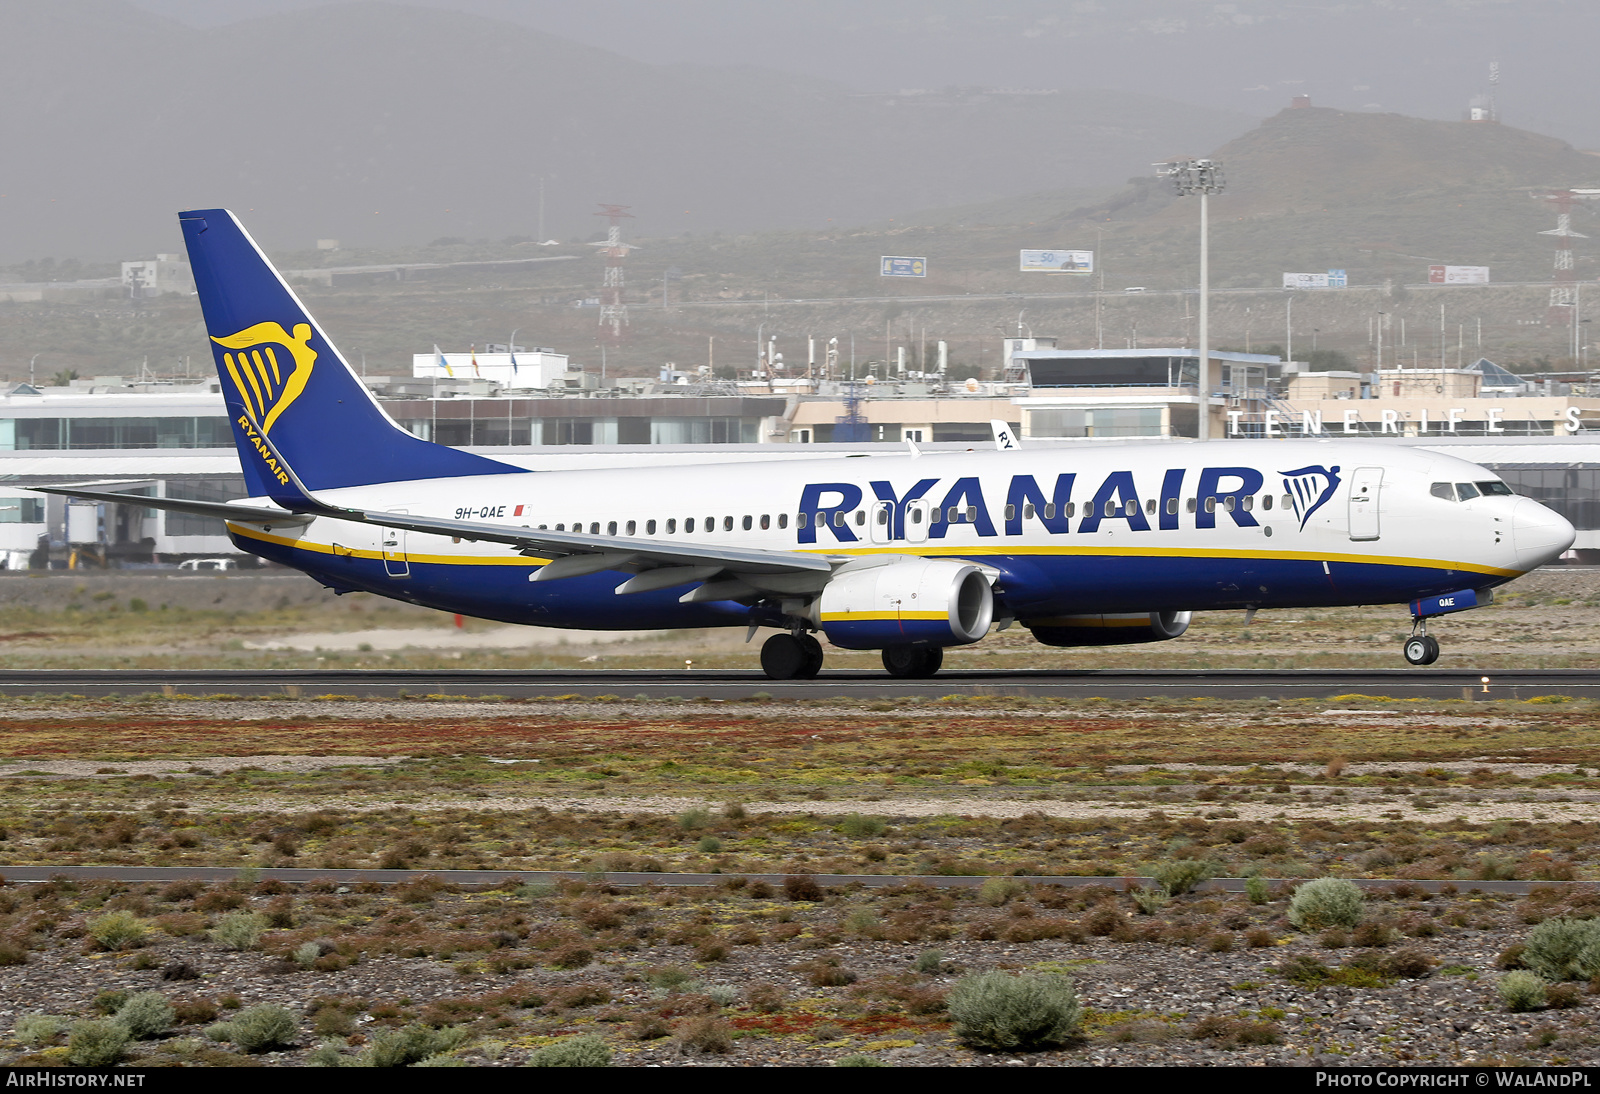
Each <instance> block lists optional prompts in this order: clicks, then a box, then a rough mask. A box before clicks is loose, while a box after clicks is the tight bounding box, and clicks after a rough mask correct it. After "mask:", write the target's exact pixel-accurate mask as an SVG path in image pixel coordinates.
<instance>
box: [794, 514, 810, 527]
mask: <svg viewBox="0 0 1600 1094" xmlns="http://www.w3.org/2000/svg"><path fill="white" fill-rule="evenodd" d="M810 523H811V514H810V513H799V514H796V516H795V519H794V526H795V527H796V528H806V527H809V526H810Z"/></svg>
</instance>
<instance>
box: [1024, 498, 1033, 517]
mask: <svg viewBox="0 0 1600 1094" xmlns="http://www.w3.org/2000/svg"><path fill="white" fill-rule="evenodd" d="M1022 516H1023V518H1024V519H1026V520H1032V519H1033V502H1031V501H1030V502H1028V503H1027V504H1026V505H1024V506H1023V507H1022Z"/></svg>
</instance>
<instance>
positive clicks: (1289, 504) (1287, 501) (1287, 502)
mask: <svg viewBox="0 0 1600 1094" xmlns="http://www.w3.org/2000/svg"><path fill="white" fill-rule="evenodd" d="M1283 507H1284V508H1285V509H1293V508H1294V497H1293V495H1290V494H1285V495H1284V496H1283ZM1193 511H1194V510H1193V508H1191V509H1190V512H1193Z"/></svg>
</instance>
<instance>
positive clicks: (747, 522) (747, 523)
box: [744, 515, 755, 532]
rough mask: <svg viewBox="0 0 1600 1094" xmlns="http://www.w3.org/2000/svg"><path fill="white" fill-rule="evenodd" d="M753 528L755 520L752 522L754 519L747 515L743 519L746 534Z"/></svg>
mask: <svg viewBox="0 0 1600 1094" xmlns="http://www.w3.org/2000/svg"><path fill="white" fill-rule="evenodd" d="M753 527H755V520H754V518H752V517H750V516H748V515H747V516H746V517H745V518H744V530H745V531H746V532H748V531H749V530H750V529H751V528H753Z"/></svg>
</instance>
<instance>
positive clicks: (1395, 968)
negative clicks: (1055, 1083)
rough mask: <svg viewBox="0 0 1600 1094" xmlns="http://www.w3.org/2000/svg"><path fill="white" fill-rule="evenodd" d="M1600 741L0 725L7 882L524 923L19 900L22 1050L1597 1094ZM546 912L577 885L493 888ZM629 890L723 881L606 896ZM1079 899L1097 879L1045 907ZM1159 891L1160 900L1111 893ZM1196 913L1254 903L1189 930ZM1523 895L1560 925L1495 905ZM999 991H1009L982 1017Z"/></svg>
mask: <svg viewBox="0 0 1600 1094" xmlns="http://www.w3.org/2000/svg"><path fill="white" fill-rule="evenodd" d="M1594 723H1595V707H1594V704H1592V703H1589V702H1586V701H1575V702H1556V701H1547V700H1546V699H1543V698H1541V699H1539V700H1535V701H1528V702H1511V701H1498V702H1483V703H1466V702H1438V701H1427V702H1398V701H1391V700H1386V699H1382V698H1375V697H1371V696H1344V697H1341V698H1339V699H1336V700H1331V701H1318V702H1299V701H1273V700H1259V701H1252V702H1189V701H1184V702H1154V703H1130V702H1098V701H1055V700H1049V701H1045V700H1040V701H1031V700H1022V699H958V698H954V697H951V698H948V699H946V700H930V701H925V702H909V703H905V704H901V705H899V706H894V705H891V704H888V703H879V702H849V701H843V700H828V701H818V702H811V703H775V702H772V701H767V700H759V699H757V700H749V701H742V702H709V701H708V702H696V701H650V700H642V699H622V698H617V699H610V700H606V699H601V700H578V699H571V698H568V699H552V700H538V701H528V702H516V703H509V702H465V701H457V700H450V699H445V698H434V699H418V700H413V701H395V702H383V703H377V702H355V701H334V700H311V699H303V700H290V699H283V700H257V699H249V700H246V699H228V698H213V699H208V700H190V701H186V700H183V699H181V698H180V699H173V698H149V699H133V700H118V701H109V700H108V701H88V700H81V699H53V700H52V699H35V700H9V701H4V702H0V724H3V725H4V726H5V740H6V742H7V747H6V750H5V751H6V754H7V755H6V757H5V760H6V763H5V766H4V769H3V772H4V773H3V774H0V787H3V788H4V791H5V793H4V795H3V796H0V874H3V873H4V872H5V870H6V867H7V865H25V864H48V865H93V864H118V863H127V864H150V865H180V864H184V863H193V864H204V865H231V866H239V867H244V868H246V869H247V871H248V868H252V867H273V866H297V867H309V868H311V869H313V870H317V869H328V870H331V869H336V868H343V867H376V868H382V869H399V868H410V869H414V870H422V871H446V870H450V869H458V868H467V869H485V870H490V871H493V872H494V875H495V876H505V877H506V878H507V881H506V882H505V883H504V884H501V885H497V886H494V887H486V888H482V889H480V890H478V891H463V890H460V889H458V888H456V887H455V886H453V885H452V884H450V883H448V881H446V880H441V879H438V878H432V879H423V880H413V881H408V882H405V883H403V884H400V885H395V886H379V885H361V886H356V887H354V888H352V889H344V888H341V887H340V886H339V885H337V884H335V883H332V882H326V883H317V884H313V885H310V886H306V887H296V888H290V887H288V886H285V885H283V884H281V883H279V882H276V881H272V880H265V881H263V880H259V879H258V878H257V879H252V878H251V877H249V876H248V873H247V875H246V876H245V877H244V878H243V879H241V880H240V881H238V882H235V883H226V884H211V885H204V884H200V883H195V882H178V883H173V884H163V885H141V884H125V883H116V882H109V881H76V882H72V881H66V880H61V879H58V880H56V881H53V882H50V883H48V884H39V885H10V886H6V887H3V888H0V998H3V999H4V1000H5V1004H4V1009H9V1012H10V1013H9V1014H0V1027H3V1026H5V1025H7V1024H9V1025H10V1026H11V1027H12V1029H13V1033H12V1034H11V1039H10V1040H8V1041H4V1042H0V1051H3V1052H4V1053H5V1055H6V1058H7V1059H8V1060H10V1061H13V1062H26V1063H48V1064H65V1063H73V1062H78V1063H84V1062H87V1061H90V1060H102V1061H103V1060H104V1059H105V1058H106V1057H107V1055H108V1054H109V1055H110V1056H112V1057H114V1058H115V1059H118V1060H121V1061H124V1062H139V1063H149V1064H161V1063H202V1064H204V1063H213V1064H237V1063H248V1062H256V1063H289V1064H305V1063H324V1064H374V1065H385V1064H401V1063H418V1062H430V1063H435V1064H438V1063H449V1062H467V1063H474V1064H490V1063H495V1064H524V1063H533V1064H550V1063H552V1061H553V1062H555V1063H560V1062H561V1061H568V1062H570V1061H574V1060H576V1061H580V1062H589V1063H593V1062H595V1061H596V1060H599V1059H602V1058H605V1059H610V1060H611V1061H612V1062H614V1063H619V1064H621V1063H678V1064H684V1063H687V1064H695V1063H721V1062H727V1063H737V1064H759V1063H768V1062H771V1063H809V1064H829V1063H838V1062H846V1061H848V1062H852V1063H900V1064H913V1063H946V1064H969V1065H983V1064H996V1063H1005V1062H1007V1061H1009V1060H1012V1059H1024V1060H1028V1061H1033V1062H1072V1063H1087V1064H1097V1063H1120V1062H1129V1063H1205V1062H1252V1061H1259V1062H1269V1063H1271V1062H1277V1063H1294V1062H1301V1063H1304V1062H1322V1063H1337V1062H1363V1063H1377V1062H1389V1063H1394V1062H1410V1061H1416V1062H1457V1061H1465V1060H1522V1061H1528V1062H1559V1061H1570V1062H1593V1061H1594V1060H1595V1059H1596V1058H1597V1056H1600V1052H1597V1051H1596V1047H1595V1046H1596V1045H1597V1044H1600V1029H1597V1028H1596V1027H1595V1025H1594V1023H1593V1022H1592V1021H1591V1014H1593V1013H1594V1012H1595V1011H1596V1007H1595V1005H1594V1004H1593V1003H1592V1002H1591V998H1592V997H1591V996H1590V995H1589V994H1588V989H1587V987H1586V984H1587V976H1588V975H1590V973H1589V972H1587V971H1585V970H1587V969H1588V968H1589V966H1588V965H1587V964H1585V961H1586V960H1587V958H1581V957H1580V956H1579V955H1578V954H1577V953H1576V952H1575V953H1574V954H1572V955H1568V957H1567V958H1564V959H1563V960H1564V961H1565V964H1556V963H1552V962H1553V959H1547V958H1546V957H1545V956H1543V955H1544V950H1545V949H1548V948H1549V947H1548V946H1544V945H1543V943H1541V942H1539V940H1537V939H1535V938H1534V937H1533V936H1532V934H1531V933H1530V932H1531V931H1532V929H1533V927H1534V926H1535V925H1538V924H1543V923H1554V924H1556V925H1557V926H1556V927H1551V928H1549V930H1550V931H1558V928H1559V930H1567V929H1566V928H1561V927H1560V924H1562V923H1566V922H1578V923H1587V922H1589V921H1590V920H1591V919H1594V918H1597V917H1600V896H1596V895H1595V892H1594V890H1593V889H1592V888H1590V887H1589V886H1587V885H1583V884H1576V885H1575V884H1572V883H1571V882H1572V881H1577V882H1580V883H1581V882H1583V881H1585V880H1586V879H1590V878H1593V877H1594V876H1595V864H1594V859H1593V850H1592V849H1593V847H1594V846H1595V843H1596V839H1597V837H1600V819H1597V818H1596V817H1595V816H1594V801H1595V800H1596V797H1597V796H1600V749H1597V748H1596V744H1597V741H1596V736H1597V729H1596V727H1595V724H1594ZM230 756H233V757H249V761H248V762H243V761H230V759H229V757H230ZM338 757H348V759H347V760H339V759H338ZM312 760H314V761H316V762H314V763H313V762H309V761H312ZM241 763H242V766H240V764H241ZM534 869H561V870H573V871H581V872H586V877H585V878H584V879H582V880H577V881H571V882H566V883H562V884H560V885H558V886H553V887H541V886H538V885H530V884H527V883H526V879H522V878H517V877H515V876H514V875H515V874H516V873H517V872H518V871H523V870H534ZM608 870H609V871H617V870H666V871H705V872H716V873H720V874H721V875H723V876H724V877H725V878H726V880H725V881H723V882H722V883H721V884H719V885H713V886H709V887H705V888H691V889H674V888H645V889H621V888H618V887H616V886H614V885H612V884H609V883H607V882H606V881H605V880H604V878H602V877H600V876H599V872H601V871H608ZM758 873H766V874H776V875H778V876H780V877H786V878H788V879H789V880H788V881H787V882H785V883H782V884H770V883H766V882H763V881H760V880H756V879H753V878H752V877H751V875H754V874H758ZM827 873H852V874H871V873H880V874H883V873H888V874H926V875H956V874H978V875H987V877H988V880H987V881H986V882H985V883H984V884H983V885H982V887H981V888H968V889H959V890H946V889H939V888H936V887H933V886H930V885H920V884H915V883H913V884H897V885H893V886H890V887H888V888H882V889H866V888H861V887H853V886H846V887H828V886H826V885H823V884H819V883H818V881H817V879H816V878H815V876H814V875H817V874H827ZM1056 874H1070V875H1088V876H1098V877H1100V878H1103V879H1104V880H1103V882H1100V883H1098V884H1095V885H1092V886H1088V887H1082V888H1062V887H1058V886H1052V885H1047V884H1040V883H1038V882H1037V881H1034V880H1032V879H1033V878H1036V877H1038V876H1041V875H1056ZM1141 876H1153V877H1155V878H1157V879H1158V881H1159V884H1157V885H1155V886H1153V887H1150V888H1140V887H1137V886H1133V887H1131V888H1130V885H1129V883H1128V882H1126V881H1125V880H1124V879H1126V878H1130V877H1141ZM1208 876H1232V877H1249V878H1251V879H1252V880H1251V882H1250V887H1249V890H1248V892H1246V893H1240V894H1233V895H1228V894H1222V893H1216V892H1211V891H1206V890H1205V889H1203V888H1202V889H1199V890H1196V889H1195V888H1194V885H1195V883H1196V882H1198V881H1202V880H1203V879H1204V878H1205V877H1208ZM1319 876H1332V877H1351V876H1378V877H1385V878H1390V879H1393V880H1394V881H1395V882H1396V887H1395V889H1394V891H1393V893H1392V894H1390V895H1387V896H1369V897H1368V898H1367V900H1366V901H1365V904H1364V906H1362V905H1361V904H1360V903H1359V902H1358V903H1357V905H1356V911H1355V912H1354V913H1353V914H1352V913H1350V911H1349V906H1348V904H1338V903H1337V902H1335V903H1334V904H1333V905H1330V907H1331V908H1332V909H1333V910H1332V911H1326V910H1325V911H1323V912H1319V913H1314V914H1308V913H1306V912H1305V911H1304V909H1301V910H1298V911H1297V910H1296V907H1295V906H1294V905H1292V904H1291V903H1290V901H1291V899H1292V898H1293V897H1294V896H1295V894H1294V893H1293V892H1292V883H1290V882H1287V881H1286V880H1284V879H1306V878H1312V877H1319ZM1507 878H1518V879H1524V880H1528V881H1533V882H1538V881H1547V882H1552V883H1564V884H1550V885H1547V886H1545V887H1542V888H1538V889H1537V890H1536V891H1535V893H1534V894H1533V895H1531V896H1528V897H1510V896H1495V895H1492V894H1484V893H1479V892H1476V891H1474V886H1475V884H1476V883H1477V882H1479V881H1483V880H1496V879H1507ZM1413 879H1448V880H1450V881H1451V882H1452V885H1453V891H1447V892H1445V893H1443V894H1438V895H1430V894H1428V893H1426V892H1424V891H1422V889H1421V888H1420V887H1418V886H1414V885H1409V884H1407V882H1408V881H1410V880H1413ZM1314 892H1315V890H1310V889H1308V890H1307V893H1308V894H1311V893H1314ZM1302 899H1309V896H1307V897H1304V898H1302ZM1575 930H1576V929H1573V930H1567V933H1568V934H1572V935H1573V937H1580V935H1581V932H1578V933H1574V931H1575ZM1563 937H1565V935H1563ZM1582 937H1584V938H1587V935H1582ZM1519 947H1527V948H1529V949H1532V950H1533V951H1534V952H1533V955H1532V956H1529V955H1528V954H1527V953H1526V952H1525V951H1524V950H1521V949H1519ZM1541 947H1543V948H1541ZM1580 948H1581V947H1580ZM1521 966H1528V967H1527V968H1523V967H1521ZM1596 968H1597V969H1600V965H1597V966H1596ZM995 970H1000V971H1001V972H1003V973H1006V974H1017V975H1016V976H1012V977H1010V979H1000V980H995V979H994V978H993V977H991V978H990V979H988V980H983V981H981V982H980V981H978V980H973V979H970V978H973V977H978V976H980V975H981V974H985V973H993V972H994V971H995ZM1541 970H1542V971H1541ZM1552 970H1562V971H1560V972H1559V975H1560V976H1567V977H1572V976H1575V977H1577V979H1571V978H1568V979H1559V978H1557V975H1558V974H1557V972H1553V971H1552ZM1512 973H1516V974H1518V977H1519V978H1516V979H1512V978H1511V974H1512ZM1022 974H1026V975H1025V976H1024V975H1022ZM963 983H965V984H969V985H970V986H969V987H967V988H964V989H963V992H964V994H963V995H962V996H961V999H962V1000H963V1002H962V1003H961V1005H960V1006H956V1007H955V1011H954V1012H952V1009H951V1008H952V1005H953V1004H952V1000H953V999H954V998H955V997H954V996H953V995H952V994H951V993H952V992H953V991H954V990H955V989H956V988H957V987H958V986H959V985H961V984H963ZM152 992H154V993H157V996H158V997H154V996H151V995H150V994H149V993H152ZM973 1000H976V1001H977V1002H976V1003H974V1004H973V1005H975V1006H979V1011H978V1012H977V1014H976V1016H974V1013H973V1012H970V1011H969V1010H967V1009H965V1008H966V1007H967V1004H968V1002H971V1001H973ZM980 1004H981V1005H980ZM129 1008H131V1009H129ZM168 1008H170V1010H171V1011H172V1017H171V1018H170V1019H168V1018H165V1017H163V1016H164V1015H165V1014H166V1010H167V1009H168ZM262 1008H267V1009H262ZM274 1008H276V1009H274ZM996 1014H998V1015H999V1016H1000V1017H999V1018H996V1017H995V1015H996ZM963 1016H965V1017H963ZM155 1027H160V1028H159V1029H155ZM136 1028H137V1029H141V1030H144V1031H145V1032H144V1033H142V1034H137V1035H136V1034H135V1033H134V1032H133V1031H134V1030H135V1029H136ZM1030 1030H1031V1031H1033V1032H1031V1033H1030V1032H1028V1031H1030ZM119 1031H120V1032H119ZM1019 1031H1021V1032H1019ZM1019 1038H1020V1039H1019ZM1019 1054H1020V1055H1019Z"/></svg>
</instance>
